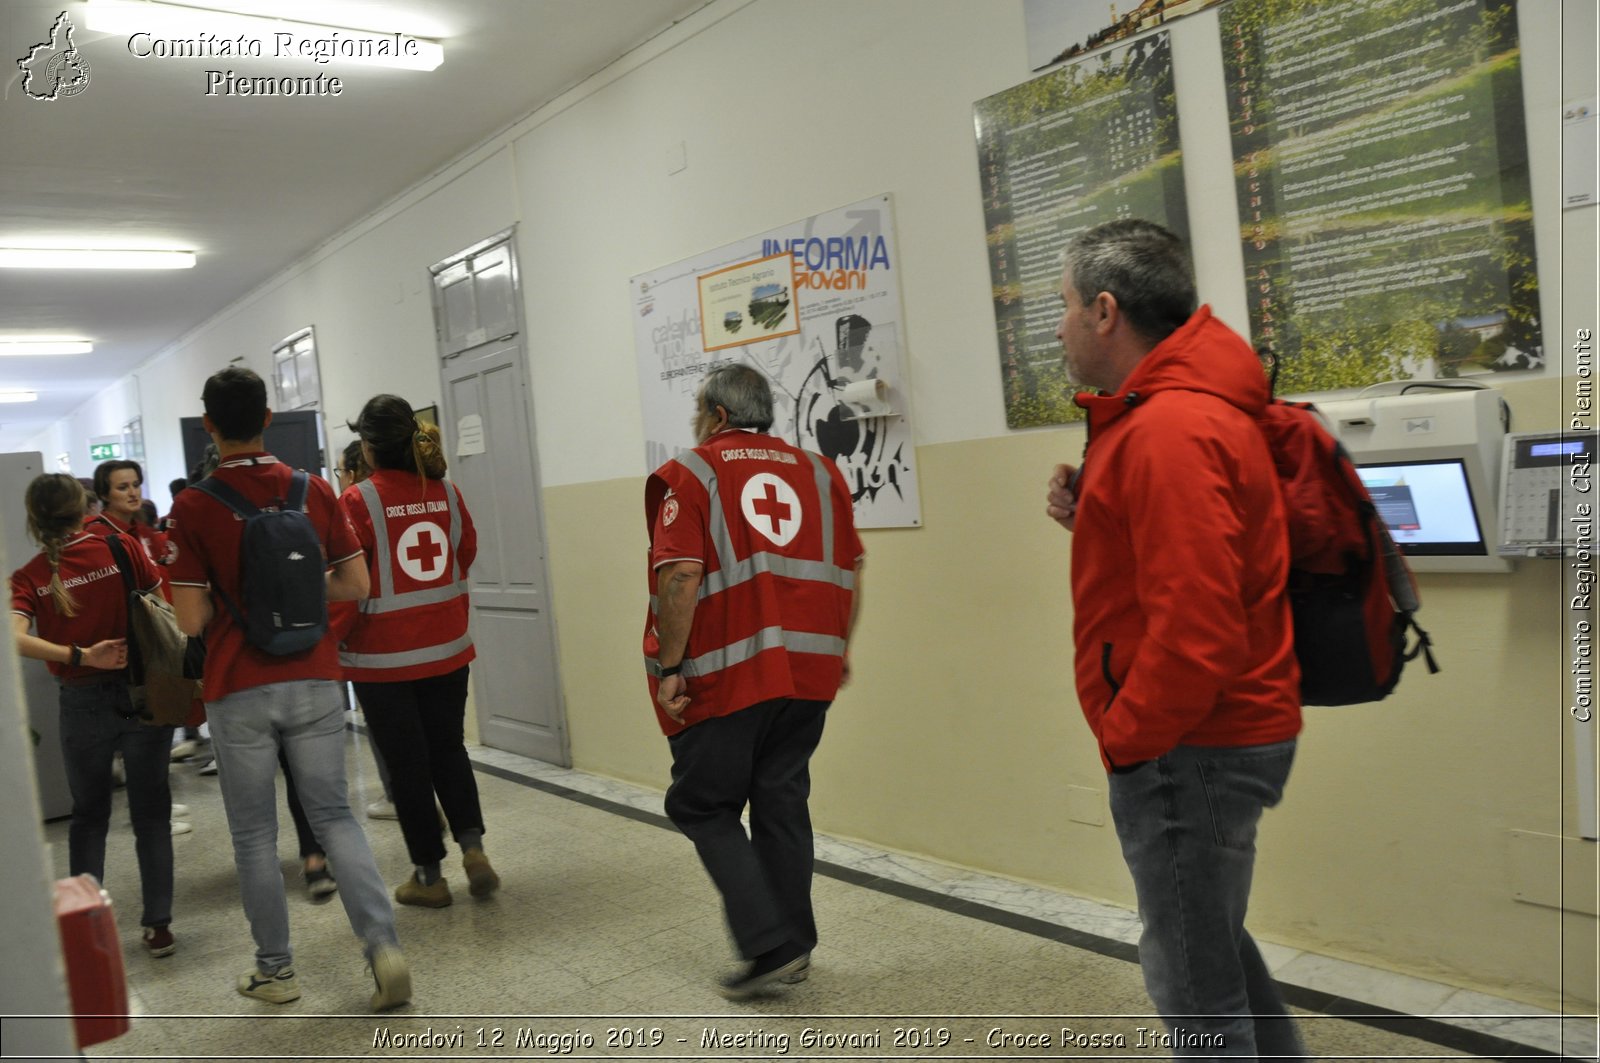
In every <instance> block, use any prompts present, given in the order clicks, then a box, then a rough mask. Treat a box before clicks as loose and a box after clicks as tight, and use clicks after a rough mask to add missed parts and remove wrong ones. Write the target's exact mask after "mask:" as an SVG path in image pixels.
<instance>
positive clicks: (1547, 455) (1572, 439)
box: [1516, 433, 1594, 469]
mask: <svg viewBox="0 0 1600 1063" xmlns="http://www.w3.org/2000/svg"><path fill="white" fill-rule="evenodd" d="M1593 461H1594V435H1593V433H1588V434H1575V435H1548V436H1532V437H1530V438H1527V439H1519V440H1517V464H1516V467H1517V468H1519V469H1537V468H1540V467H1542V466H1548V465H1582V464H1589V463H1591V462H1593Z"/></svg>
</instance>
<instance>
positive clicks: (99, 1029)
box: [56, 875, 129, 1048]
mask: <svg viewBox="0 0 1600 1063" xmlns="http://www.w3.org/2000/svg"><path fill="white" fill-rule="evenodd" d="M56 927H57V929H59V930H60V932H61V954H62V955H63V956H65V957H66V960H67V988H68V991H69V992H70V993H71V996H72V1016H73V1018H72V1025H73V1031H74V1032H75V1033H76V1034H77V1038H78V1047H79V1048H87V1047H88V1046H89V1045H97V1044H99V1043H100V1042H101V1041H109V1040H111V1039H112V1038H113V1037H121V1036H122V1035H123V1034H125V1033H127V1032H128V1025H129V1024H128V976H127V972H126V970H125V969H124V968H123V966H122V946H121V944H120V943H119V942H118V941H117V921H116V919H115V918H113V917H112V914H111V897H110V895H109V894H107V893H106V891H105V890H103V889H101V888H100V883H98V882H96V881H95V878H94V876H93V875H76V876H74V877H72V878H64V879H60V880H58V881H57V882H56Z"/></svg>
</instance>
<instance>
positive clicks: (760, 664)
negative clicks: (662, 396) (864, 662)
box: [644, 365, 863, 1000]
mask: <svg viewBox="0 0 1600 1063" xmlns="http://www.w3.org/2000/svg"><path fill="white" fill-rule="evenodd" d="M771 427H772V390H771V388H770V387H769V386H768V384H767V381H766V379H765V378H764V377H763V376H762V375H761V374H760V373H758V372H756V371H755V370H754V369H752V368H750V367H749V366H743V365H734V366H724V367H723V368H721V369H717V370H715V371H713V372H712V373H711V374H710V375H709V376H707V377H706V380H705V383H704V384H703V385H701V388H700V392H699V394H698V395H697V396H696V412H695V418H694V430H695V439H696V440H697V442H698V443H699V446H697V447H696V448H695V449H694V450H691V451H688V452H686V453H684V454H682V455H680V456H679V457H678V458H676V459H674V460H672V461H669V462H667V463H666V464H665V465H663V466H661V468H659V469H657V470H656V471H655V473H654V474H653V475H651V477H650V479H649V481H648V482H647V483H646V485H645V521H646V524H647V526H648V528H649V530H650V568H651V573H652V577H651V586H652V589H653V590H654V592H655V593H654V595H653V596H652V597H651V600H650V614H649V617H648V619H647V621H646V626H645V634H644V656H645V668H646V671H647V672H648V674H649V683H650V692H651V694H652V695H653V697H654V698H655V705H656V717H657V720H658V722H659V723H660V725H661V729H662V731H663V732H664V733H665V734H666V735H667V740H668V742H669V743H670V744H671V747H672V761H673V763H672V786H671V787H670V788H669V789H668V790H667V799H666V812H667V815H668V816H670V817H671V819H672V821H673V823H675V824H677V826H678V829H680V830H681V831H683V833H684V834H686V835H687V836H688V837H689V839H690V840H691V841H692V842H694V845H695V849H696V850H697V851H698V853H699V855H700V860H701V862H702V863H704V864H705V867H706V871H707V873H708V874H709V875H710V876H711V880H712V881H713V882H714V883H715V884H716V886H717V889H718V891H719V892H721V894H722V900H723V907H724V910H725V912H726V914H727V918H728V924H729V926H730V928H731V929H732V931H733V938H734V944H735V945H736V947H737V948H738V950H739V952H740V954H741V956H742V957H743V958H744V960H745V961H747V962H746V964H745V965H744V967H743V968H742V969H741V970H740V971H739V972H738V973H736V974H733V975H730V976H729V977H727V978H725V979H723V980H722V981H721V982H720V983H719V985H720V990H721V992H722V993H723V995H724V996H726V997H728V998H729V999H732V1000H742V999H746V998H748V997H751V996H754V995H756V994H758V993H761V992H763V991H765V990H767V989H769V988H772V987H773V986H775V985H777V984H779V983H782V982H789V983H793V982H799V981H801V980H803V979H804V977H805V975H806V972H807V970H808V969H809V967H810V962H811V950H812V948H813V947H814V946H815V945H816V943H817V927H816V921H815V918H814V917H813V915H812V910H811V869H812V838H811V816H810V811H809V809H808V808H807V805H806V801H807V798H808V797H809V796H810V793H811V776H810V770H809V765H810V761H811V754H812V753H813V752H814V751H815V750H816V748H817V743H818V741H819V740H820V739H821V738H822V727H823V722H824V720H825V718H826V715H827V710H828V705H829V703H830V702H832V700H833V698H834V695H835V694H836V693H837V692H838V689H839V687H840V686H842V685H843V684H844V683H845V682H846V681H847V680H848V678H849V672H850V665H849V654H848V649H849V640H850V632H851V630H852V628H853V627H854V625H855V619H856V616H857V615H858V614H859V612H860V608H861V562H862V557H863V550H862V546H861V539H860V537H859V536H857V534H856V528H855V514H854V511H853V509H852V506H851V499H850V492H849V490H848V488H846V487H845V483H844V478H843V477H842V476H840V475H839V470H838V469H837V468H835V467H834V465H833V463H832V462H830V461H829V460H828V459H827V458H824V457H822V456H821V455H818V454H813V453H811V452H809V451H805V450H800V449H798V448H797V447H793V446H791V445H790V444H788V443H786V442H784V441H783V440H782V439H779V438H777V437H776V436H772V435H768V434H767V432H768V430H769V429H770V428H771ZM747 803H748V804H749V806H750V829H751V834H750V835H749V836H746V834H745V832H744V827H743V826H742V825H741V824H740V815H741V814H742V813H743V811H744V807H745V805H746V804H747Z"/></svg>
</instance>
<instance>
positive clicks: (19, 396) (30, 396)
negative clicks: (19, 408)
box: [0, 391, 39, 402]
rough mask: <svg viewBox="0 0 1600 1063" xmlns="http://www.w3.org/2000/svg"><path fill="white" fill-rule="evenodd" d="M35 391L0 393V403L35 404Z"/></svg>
mask: <svg viewBox="0 0 1600 1063" xmlns="http://www.w3.org/2000/svg"><path fill="white" fill-rule="evenodd" d="M38 399H39V393H38V392H37V391H0V402H37V401H38Z"/></svg>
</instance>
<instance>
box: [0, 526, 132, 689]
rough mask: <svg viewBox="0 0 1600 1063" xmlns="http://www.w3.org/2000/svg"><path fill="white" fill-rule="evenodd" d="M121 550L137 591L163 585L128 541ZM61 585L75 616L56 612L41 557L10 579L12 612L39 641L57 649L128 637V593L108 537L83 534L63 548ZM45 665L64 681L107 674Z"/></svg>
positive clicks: (46, 565)
mask: <svg viewBox="0 0 1600 1063" xmlns="http://www.w3.org/2000/svg"><path fill="white" fill-rule="evenodd" d="M113 534H114V533H113ZM122 545H123V547H124V549H125V550H126V551H127V554H128V560H129V561H131V562H132V563H133V584H134V586H136V587H142V588H145V589H146V590H152V589H154V588H155V587H156V586H157V585H158V584H159V583H160V582H161V580H160V577H159V576H158V575H157V574H156V568H155V566H154V565H152V564H151V563H150V559H149V558H148V557H146V556H145V553H144V551H143V550H141V549H140V548H139V544H138V543H136V542H135V541H133V540H132V539H129V538H128V537H127V536H123V542H122ZM61 582H63V583H65V584H66V585H67V590H68V592H70V593H71V595H72V600H73V601H74V602H75V603H76V604H77V611H78V612H77V615H76V616H66V615H65V614H63V613H61V612H59V611H57V609H56V600H55V598H54V596H52V595H51V593H50V562H49V560H48V559H46V558H45V556H44V555H43V554H37V555H35V556H34V558H33V560H31V561H29V562H28V563H27V564H26V565H23V566H22V567H21V568H19V569H17V570H16V571H15V572H13V573H12V574H11V611H12V612H13V613H16V614H17V615H18V616H24V617H27V618H28V620H29V621H31V622H32V624H33V627H34V631H35V632H37V633H38V635H39V637H40V638H42V639H44V640H45V641H46V642H54V643H55V644H56V645H58V646H85V647H87V646H92V645H94V644H95V643H96V642H101V641H103V640H105V639H120V638H123V637H125V636H126V635H127V634H128V593H127V588H126V587H125V586H123V583H122V574H121V573H120V572H118V571H117V559H116V557H115V555H113V554H112V553H111V547H110V546H109V545H107V543H106V538H105V536H101V535H96V534H94V533H93V532H90V531H85V532H83V533H81V534H79V535H77V536H75V537H74V538H73V539H71V540H70V541H69V542H68V543H67V544H66V545H65V546H64V547H62V550H61ZM45 663H46V665H47V666H48V667H49V669H50V672H51V674H53V675H56V676H58V677H60V678H62V679H77V678H80V677H83V676H91V675H104V674H105V670H104V669H101V668H90V667H89V666H88V665H79V666H78V667H76V668H73V667H71V666H70V665H66V664H59V663H57V662H55V661H47V662H45Z"/></svg>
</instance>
